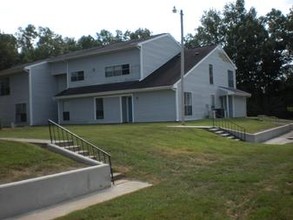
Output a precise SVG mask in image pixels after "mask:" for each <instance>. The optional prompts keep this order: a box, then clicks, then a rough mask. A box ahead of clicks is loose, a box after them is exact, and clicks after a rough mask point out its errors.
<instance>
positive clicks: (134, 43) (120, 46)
mask: <svg viewBox="0 0 293 220" xmlns="http://www.w3.org/2000/svg"><path fill="white" fill-rule="evenodd" d="M164 35H169V34H158V35H153V36H150V37H148V38H144V39H135V40H128V41H122V42H117V43H111V44H108V45H103V46H98V47H93V48H89V49H84V50H78V51H73V52H69V53H66V54H63V55H58V56H56V57H52V58H47V59H43V60H37V61H34V62H31V63H25V64H20V65H17V66H13V67H11V68H8V69H4V70H1V71H0V76H1V75H10V74H14V73H19V72H23V71H24V69H25V68H26V67H30V66H31V65H38V64H40V63H43V62H49V63H53V62H58V61H64V60H70V59H76V58H79V57H86V56H91V55H97V54H104V53H111V52H115V51H121V50H127V49H131V48H136V47H139V45H140V44H141V43H144V42H146V41H149V40H152V39H154V38H157V37H161V36H164ZM170 36H171V35H170Z"/></svg>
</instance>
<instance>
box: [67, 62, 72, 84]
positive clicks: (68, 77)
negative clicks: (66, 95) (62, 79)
mask: <svg viewBox="0 0 293 220" xmlns="http://www.w3.org/2000/svg"><path fill="white" fill-rule="evenodd" d="M66 72H67V73H66V76H67V77H66V89H68V88H69V79H70V78H71V76H69V65H68V61H66Z"/></svg>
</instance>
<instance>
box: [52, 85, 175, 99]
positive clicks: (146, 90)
mask: <svg viewBox="0 0 293 220" xmlns="http://www.w3.org/2000/svg"><path fill="white" fill-rule="evenodd" d="M166 89H173V85H169V86H158V87H148V88H138V89H125V90H117V91H106V92H96V93H85V94H76V95H64V96H55V97H54V99H56V100H62V99H73V98H86V97H95V96H113V95H121V94H125V93H134V92H151V91H160V90H166Z"/></svg>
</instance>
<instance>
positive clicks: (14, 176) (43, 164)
mask: <svg viewBox="0 0 293 220" xmlns="http://www.w3.org/2000/svg"><path fill="white" fill-rule="evenodd" d="M79 167H84V165H82V164H79V163H76V162H74V161H72V160H70V159H68V158H65V157H63V156H60V155H58V154H55V153H53V152H50V151H48V150H45V149H43V148H40V147H39V146H36V145H32V144H28V143H18V142H11V141H0V184H3V183H8V182H13V181H18V180H23V179H28V178H32V177H37V176H43V175H48V174H52V173H58V172H61V171H66V170H72V169H76V168H79Z"/></svg>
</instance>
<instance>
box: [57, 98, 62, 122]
mask: <svg viewBox="0 0 293 220" xmlns="http://www.w3.org/2000/svg"><path fill="white" fill-rule="evenodd" d="M57 111H58V112H57V118H58V124H60V122H61V120H60V118H61V115H60V101H59V100H58V101H57Z"/></svg>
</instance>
